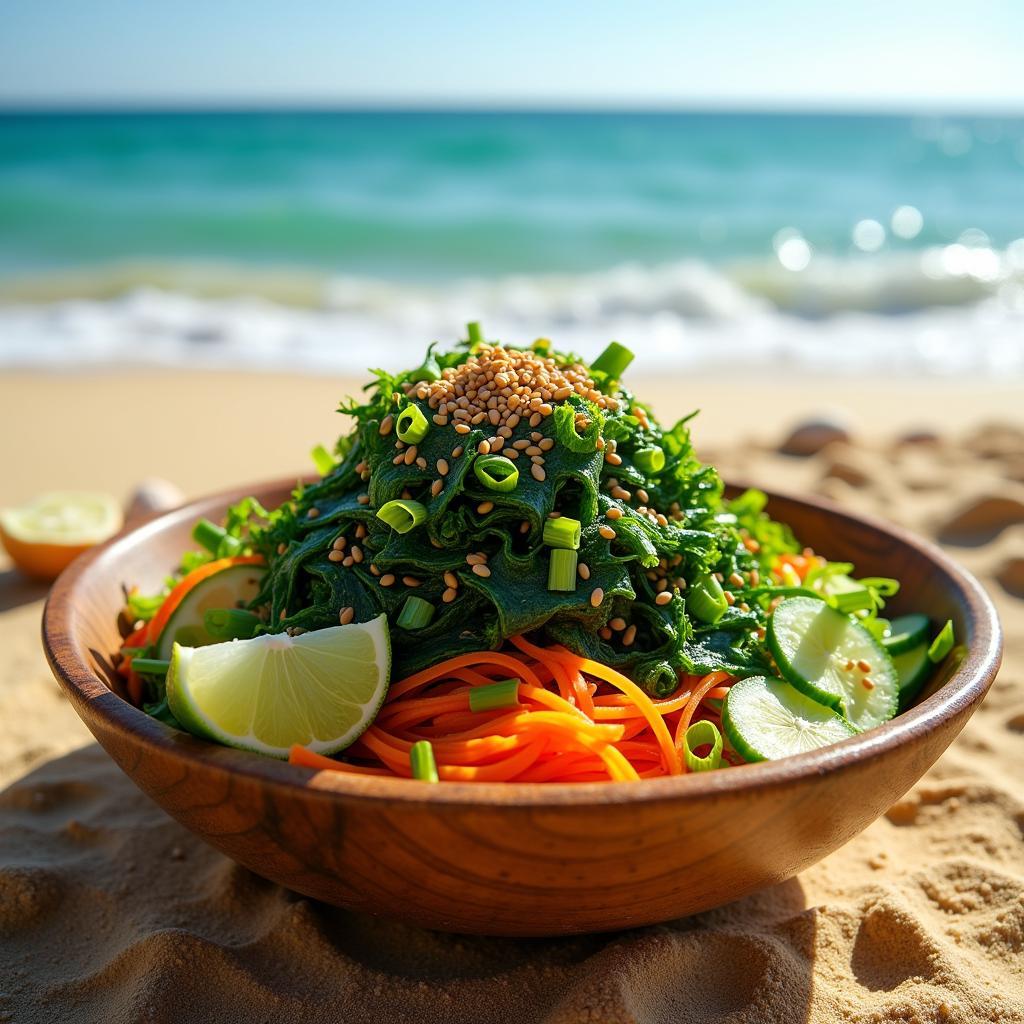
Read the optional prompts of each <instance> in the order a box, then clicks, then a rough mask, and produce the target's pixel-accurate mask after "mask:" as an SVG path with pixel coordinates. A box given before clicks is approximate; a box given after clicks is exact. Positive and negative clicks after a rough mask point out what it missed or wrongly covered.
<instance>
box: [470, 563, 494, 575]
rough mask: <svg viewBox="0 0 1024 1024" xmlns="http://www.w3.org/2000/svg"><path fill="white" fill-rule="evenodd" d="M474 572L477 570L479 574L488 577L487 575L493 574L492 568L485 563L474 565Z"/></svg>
mask: <svg viewBox="0 0 1024 1024" xmlns="http://www.w3.org/2000/svg"><path fill="white" fill-rule="evenodd" d="M473 572H475V573H476V574H477V576H485V577H486V576H490V575H491V570H490V569H488V568H487V566H486V565H483V564H478V565H474V566H473Z"/></svg>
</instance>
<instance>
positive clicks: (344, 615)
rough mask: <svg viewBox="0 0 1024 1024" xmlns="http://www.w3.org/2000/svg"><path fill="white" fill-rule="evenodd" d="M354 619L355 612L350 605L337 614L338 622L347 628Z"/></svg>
mask: <svg viewBox="0 0 1024 1024" xmlns="http://www.w3.org/2000/svg"><path fill="white" fill-rule="evenodd" d="M355 617H356V610H355V608H353V607H352V606H351V605H349V606H348V607H346V608H342V609H341V611H340V613H339V614H338V621H339V622H340V623H341V624H342V625H343V626H347V625H348V624H349V623H350V622H351V621H352V620H353V619H354V618H355Z"/></svg>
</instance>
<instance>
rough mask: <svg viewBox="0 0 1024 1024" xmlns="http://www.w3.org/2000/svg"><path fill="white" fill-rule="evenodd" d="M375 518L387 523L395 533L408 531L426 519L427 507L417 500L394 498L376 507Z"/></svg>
mask: <svg viewBox="0 0 1024 1024" xmlns="http://www.w3.org/2000/svg"><path fill="white" fill-rule="evenodd" d="M377 518H378V519H380V520H382V521H383V522H385V523H387V524H388V526H390V527H391V529H392V530H394V531H395V533H408V532H409V531H410V530H411V529H413V528H414V527H416V526H419V525H420V524H421V523H425V522H426V521H427V508H426V506H425V505H423V504H422V503H421V502H419V501H409V500H408V498H395V500H394V501H387V502H385V503H384V504H383V505H381V507H380V508H379V509H377Z"/></svg>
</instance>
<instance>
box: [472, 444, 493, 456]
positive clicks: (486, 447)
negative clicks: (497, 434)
mask: <svg viewBox="0 0 1024 1024" xmlns="http://www.w3.org/2000/svg"><path fill="white" fill-rule="evenodd" d="M476 450H477V451H478V452H479V453H480V454H481V455H490V454H491V443H490V441H481V442H480V443H479V444H478V445H477V446H476Z"/></svg>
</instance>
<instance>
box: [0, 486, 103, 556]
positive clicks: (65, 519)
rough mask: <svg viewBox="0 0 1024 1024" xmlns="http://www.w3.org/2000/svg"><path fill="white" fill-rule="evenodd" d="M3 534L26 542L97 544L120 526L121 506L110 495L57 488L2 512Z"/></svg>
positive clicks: (74, 544)
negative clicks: (57, 489)
mask: <svg viewBox="0 0 1024 1024" xmlns="http://www.w3.org/2000/svg"><path fill="white" fill-rule="evenodd" d="M0 523H2V526H3V530H4V533H6V534H7V535H8V536H10V537H13V538H15V539H16V540H19V541H21V542H22V543H24V544H67V545H69V546H74V547H77V546H80V545H87V544H98V543H99V542H100V541H103V540H106V539H107V538H108V537H110V536H113V534H115V533H117V531H118V530H120V529H121V509H120V508H119V507H118V504H117V502H116V501H115V500H114V499H113V498H111V497H110V496H109V495H107V494H91V493H86V492H82V491H55V492H53V493H51V494H41V495H39V497H38V498H35V499H34V500H33V501H31V502H30V503H29V504H27V505H22V506H21V507H20V508H8V509H4V510H3V511H2V512H0Z"/></svg>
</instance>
